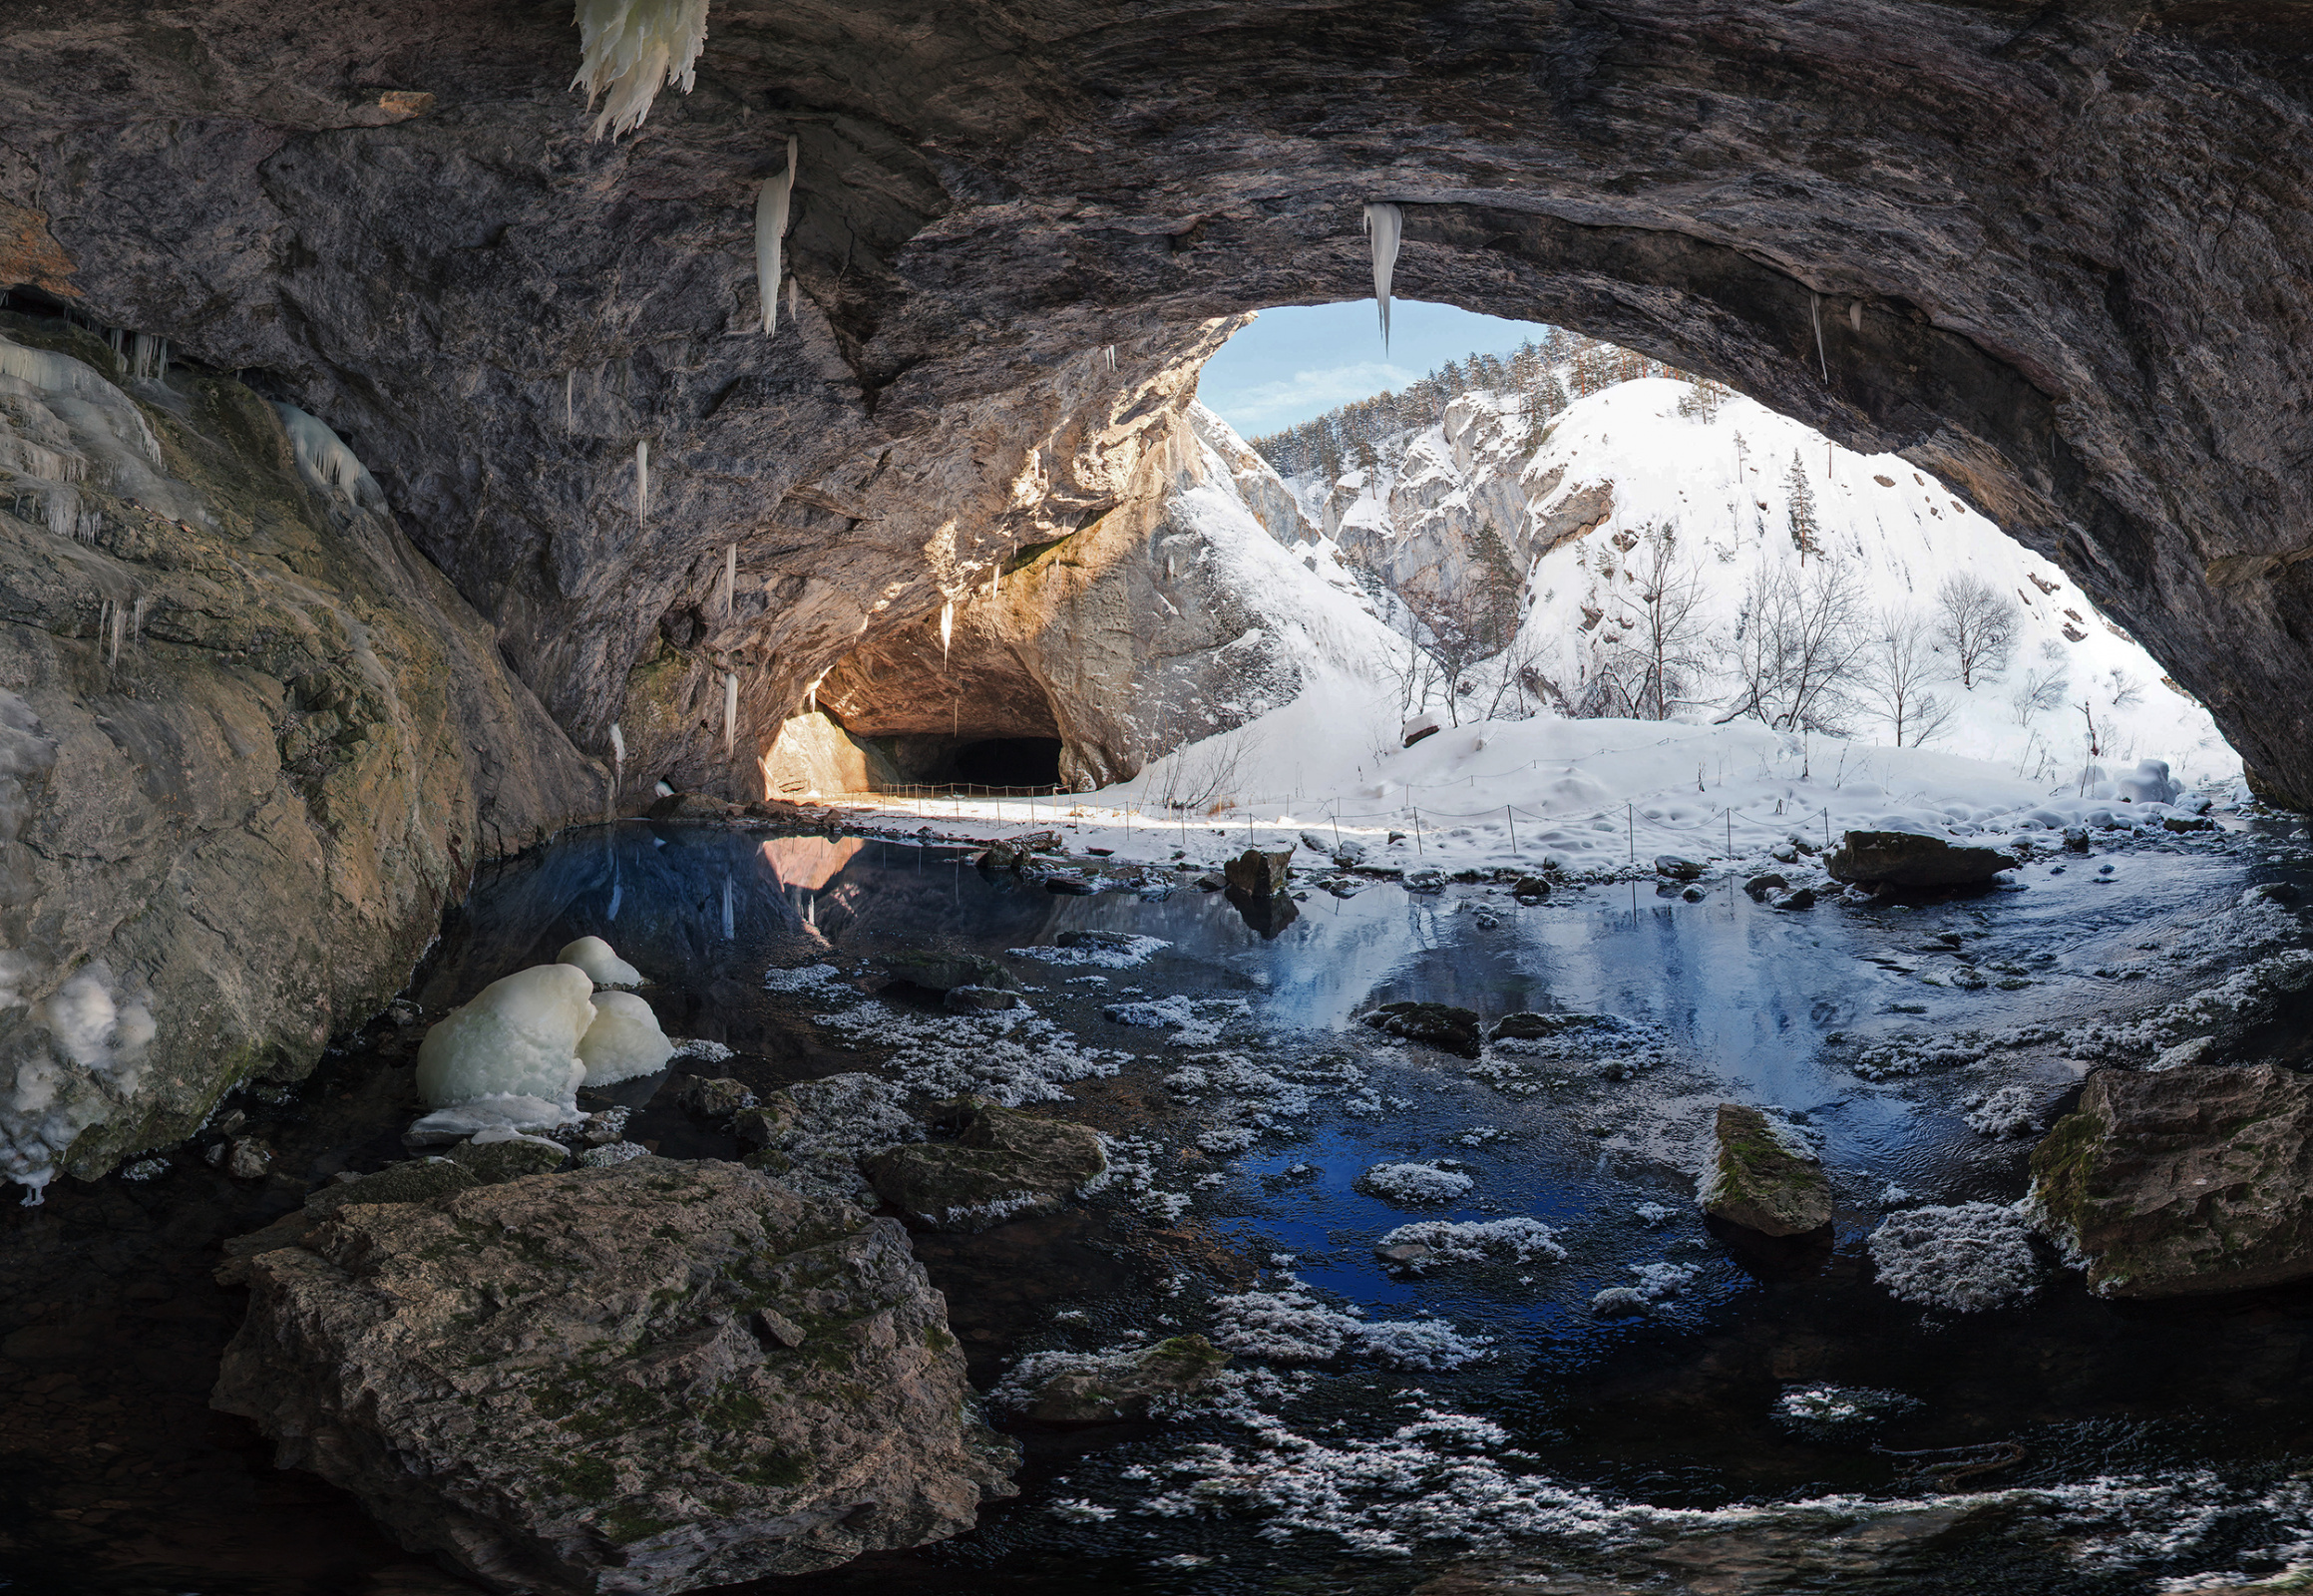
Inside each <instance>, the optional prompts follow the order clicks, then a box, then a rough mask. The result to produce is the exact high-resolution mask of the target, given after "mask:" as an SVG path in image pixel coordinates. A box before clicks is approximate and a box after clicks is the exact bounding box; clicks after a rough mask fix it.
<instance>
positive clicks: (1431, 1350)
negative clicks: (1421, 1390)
mask: <svg viewBox="0 0 2313 1596" xmlns="http://www.w3.org/2000/svg"><path fill="white" fill-rule="evenodd" d="M1213 1313H1214V1321H1213V1341H1214V1342H1215V1343H1216V1344H1217V1345H1219V1346H1222V1347H1225V1348H1227V1349H1229V1350H1230V1351H1231V1352H1234V1353H1238V1354H1241V1355H1243V1356H1245V1357H1248V1358H1259V1359H1264V1360H1266V1361H1268V1362H1271V1363H1280V1364H1320V1363H1326V1362H1329V1361H1330V1360H1332V1359H1335V1358H1341V1357H1348V1356H1352V1355H1358V1354H1362V1355H1364V1356H1367V1357H1372V1358H1377V1359H1379V1360H1380V1361H1381V1362H1383V1363H1386V1364H1391V1365H1394V1366H1396V1367H1397V1368H1400V1369H1427V1370H1447V1369H1458V1368H1459V1367H1461V1366H1462V1365H1463V1364H1467V1363H1472V1362H1475V1361H1476V1360H1478V1359H1481V1358H1484V1357H1486V1356H1487V1351H1486V1349H1487V1348H1488V1347H1489V1346H1491V1345H1492V1342H1491V1340H1490V1338H1487V1337H1483V1336H1464V1335H1462V1334H1461V1333H1460V1332H1459V1331H1457V1330H1455V1329H1454V1328H1453V1326H1451V1325H1449V1324H1447V1323H1446V1322H1445V1321H1443V1320H1438V1319H1385V1320H1375V1321H1367V1320H1364V1319H1361V1318H1358V1317H1357V1316H1355V1315H1353V1314H1346V1313H1343V1312H1342V1311H1341V1310H1339V1309H1336V1308H1329V1307H1327V1306H1326V1305H1325V1304H1323V1303H1321V1302H1319V1301H1318V1300H1317V1299H1316V1298H1314V1297H1311V1296H1310V1295H1309V1294H1308V1293H1307V1292H1305V1291H1303V1290H1301V1289H1300V1288H1299V1287H1298V1286H1292V1285H1289V1286H1287V1287H1285V1288H1283V1289H1281V1290H1278V1291H1249V1292H1240V1293H1238V1294H1236V1295H1234V1296H1228V1297H1216V1298H1214V1299H1213Z"/></svg>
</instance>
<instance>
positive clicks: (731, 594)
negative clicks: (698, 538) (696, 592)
mask: <svg viewBox="0 0 2313 1596" xmlns="http://www.w3.org/2000/svg"><path fill="white" fill-rule="evenodd" d="M738 607H739V546H738V545H737V544H733V545H731V546H730V548H728V549H726V550H724V551H723V623H724V624H725V625H728V624H730V622H731V621H732V620H734V619H736V618H737V616H738Z"/></svg>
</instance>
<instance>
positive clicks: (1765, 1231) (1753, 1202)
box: [1697, 1103, 1831, 1236]
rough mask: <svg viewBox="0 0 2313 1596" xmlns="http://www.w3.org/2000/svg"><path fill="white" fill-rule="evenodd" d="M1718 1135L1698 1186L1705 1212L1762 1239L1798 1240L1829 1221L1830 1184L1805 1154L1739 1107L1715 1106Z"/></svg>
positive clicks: (1782, 1134) (1754, 1112) (1787, 1136)
mask: <svg viewBox="0 0 2313 1596" xmlns="http://www.w3.org/2000/svg"><path fill="white" fill-rule="evenodd" d="M1717 1131H1718V1134H1717V1142H1718V1146H1717V1149H1716V1151H1715V1152H1714V1153H1713V1155H1712V1157H1711V1159H1710V1160H1709V1161H1708V1162H1707V1163H1706V1164H1705V1165H1704V1169H1703V1177H1702V1180H1701V1181H1700V1182H1699V1185H1698V1192H1697V1196H1698V1200H1699V1201H1700V1203H1701V1206H1702V1209H1703V1211H1704V1212H1705V1213H1707V1214H1710V1215H1713V1216H1714V1217H1716V1218H1719V1219H1724V1220H1726V1221H1727V1222H1728V1223H1729V1224H1731V1225H1740V1226H1742V1227H1743V1229H1745V1230H1755V1231H1757V1232H1758V1233H1759V1234H1760V1235H1762V1236H1802V1235H1806V1234H1807V1233H1809V1232H1811V1231H1817V1230H1820V1229H1822V1228H1823V1227H1824V1226H1825V1225H1828V1224H1829V1223H1830V1222H1831V1182H1830V1181H1829V1180H1828V1179H1827V1178H1826V1177H1825V1176H1824V1174H1823V1166H1822V1164H1821V1163H1820V1162H1819V1161H1818V1160H1817V1159H1816V1157H1815V1155H1814V1153H1813V1152H1812V1151H1811V1150H1810V1149H1808V1148H1807V1147H1805V1146H1803V1145H1801V1144H1800V1143H1799V1142H1798V1141H1797V1139H1796V1138H1794V1137H1792V1136H1791V1135H1790V1134H1789V1133H1788V1132H1787V1131H1785V1130H1783V1129H1782V1128H1781V1127H1780V1126H1778V1125H1776V1124H1775V1122H1774V1121H1772V1120H1770V1119H1768V1118H1767V1116H1766V1115H1764V1114H1762V1113H1760V1112H1759V1111H1758V1110H1757V1109H1755V1108H1750V1107H1745V1106H1744V1105H1743V1104H1741V1103H1721V1104H1720V1105H1719V1121H1718V1127H1717Z"/></svg>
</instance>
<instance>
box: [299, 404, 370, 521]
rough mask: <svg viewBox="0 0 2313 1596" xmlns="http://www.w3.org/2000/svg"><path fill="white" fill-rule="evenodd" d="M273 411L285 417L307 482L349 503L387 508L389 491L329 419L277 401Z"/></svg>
mask: <svg viewBox="0 0 2313 1596" xmlns="http://www.w3.org/2000/svg"><path fill="white" fill-rule="evenodd" d="M273 414H275V415H277V416H279V417H280V418H281V429H282V430H283V431H284V432H286V433H288V435H289V448H290V450H291V452H292V453H294V454H295V455H296V457H297V471H298V474H299V475H301V476H302V477H304V479H305V480H306V481H307V482H309V483H311V484H312V485H313V486H314V487H316V488H319V489H320V490H321V491H322V492H323V493H326V494H328V495H330V496H331V497H332V498H335V499H340V500H343V501H345V502H347V503H349V504H352V505H355V506H366V507H368V508H369V509H372V510H382V509H384V508H385V502H386V498H385V490H384V489H383V488H380V487H379V486H378V485H377V479H376V478H375V477H373V476H371V475H370V474H369V468H367V467H366V466H364V465H363V464H362V463H361V460H360V458H359V457H358V456H356V455H355V454H354V452H353V451H352V450H351V449H348V448H347V447H346V446H345V440H344V439H343V438H340V437H338V436H337V434H336V433H335V432H332V431H331V430H330V428H329V424H328V423H327V422H325V421H323V420H322V419H321V418H320V417H319V416H311V415H307V414H306V413H305V412H304V411H302V410H300V409H298V408H297V407H296V406H295V405H284V404H275V405H274V406H273Z"/></svg>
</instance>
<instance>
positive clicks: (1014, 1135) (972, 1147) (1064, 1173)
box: [860, 1098, 1108, 1233]
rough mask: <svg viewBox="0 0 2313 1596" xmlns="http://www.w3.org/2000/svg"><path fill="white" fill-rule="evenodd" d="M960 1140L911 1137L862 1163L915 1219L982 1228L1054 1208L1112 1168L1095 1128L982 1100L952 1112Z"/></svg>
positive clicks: (882, 1191) (887, 1196) (872, 1180)
mask: <svg viewBox="0 0 2313 1596" xmlns="http://www.w3.org/2000/svg"><path fill="white" fill-rule="evenodd" d="M948 1118H949V1120H950V1122H951V1123H955V1124H958V1125H959V1126H960V1129H959V1133H958V1135H957V1139H956V1140H954V1141H928V1142H911V1143H909V1144H907V1145H905V1146H900V1147H889V1148H886V1149H885V1150H884V1151H882V1152H880V1153H876V1154H874V1155H873V1156H871V1157H869V1158H866V1159H863V1160H861V1164H860V1167H861V1170H862V1171H863V1172H864V1173H865V1174H866V1175H867V1177H868V1183H869V1184H870V1185H872V1186H874V1187H875V1189H876V1195H877V1196H879V1197H881V1198H882V1199H883V1200H884V1201H885V1202H887V1203H890V1204H891V1205H892V1206H893V1207H894V1208H896V1209H898V1210H899V1211H900V1212H901V1213H902V1214H903V1215H905V1216H906V1217H907V1218H908V1220H909V1221H910V1222H911V1223H913V1224H918V1225H922V1226H925V1227H926V1228H927V1229H931V1230H951V1231H963V1232H967V1233H969V1232H977V1231H982V1230H986V1229H988V1228H989V1227H990V1226H993V1225H1000V1224H1002V1223H1003V1222H1004V1221H1005V1220H1007V1219H1016V1218H1018V1217H1019V1216H1021V1215H1022V1214H1031V1213H1048V1212H1050V1211H1051V1210H1053V1209H1055V1208H1058V1207H1059V1206H1060V1205H1061V1204H1063V1203H1065V1202H1066V1201H1067V1200H1068V1199H1069V1197H1070V1196H1072V1195H1073V1194H1075V1193H1076V1192H1078V1191H1081V1190H1082V1189H1083V1188H1084V1187H1086V1186H1088V1185H1090V1184H1091V1183H1092V1182H1094V1181H1096V1180H1098V1179H1099V1178H1100V1177H1101V1175H1103V1174H1104V1173H1106V1172H1107V1169H1108V1157H1107V1154H1106V1153H1104V1152H1103V1151H1102V1150H1101V1146H1100V1137H1099V1135H1098V1133H1097V1132H1095V1131H1093V1130H1090V1129H1088V1128H1087V1127H1085V1126H1083V1125H1076V1124H1070V1123H1069V1122H1068V1121H1067V1120H1064V1119H1039V1118H1037V1117H1036V1116H1035V1115H1033V1114H1021V1113H1014V1112H1013V1111H1012V1110H1011V1109H1009V1108H998V1107H996V1106H995V1105H994V1104H993V1103H989V1102H984V1101H981V1100H980V1099H978V1098H964V1099H963V1100H962V1101H961V1102H960V1103H958V1104H955V1105H952V1106H951V1108H950V1109H949V1110H948Z"/></svg>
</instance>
